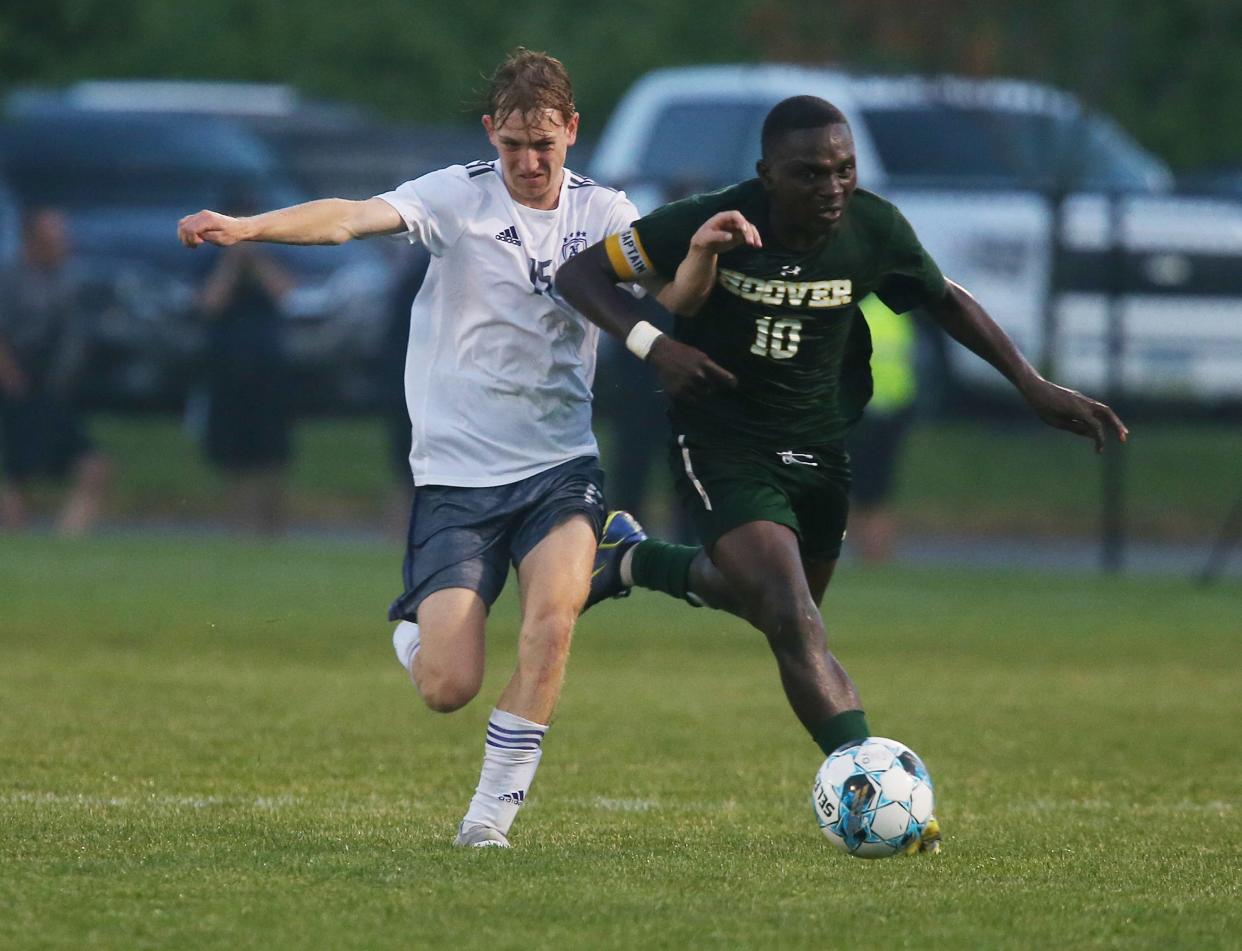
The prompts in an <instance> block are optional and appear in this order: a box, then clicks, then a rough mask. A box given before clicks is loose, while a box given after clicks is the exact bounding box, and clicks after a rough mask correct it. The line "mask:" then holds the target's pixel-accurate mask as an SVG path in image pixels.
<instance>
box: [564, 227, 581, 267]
mask: <svg viewBox="0 0 1242 951" xmlns="http://www.w3.org/2000/svg"><path fill="white" fill-rule="evenodd" d="M586 249H587V233H586V232H585V231H574V232H571V233H570V234H567V235H566V236H565V241H564V242H563V243H562V244H561V260H562V261H568V260H569V259H570V258H572V257H573V256H574V255H575V254H581V253H582V252H583V251H585V250H586Z"/></svg>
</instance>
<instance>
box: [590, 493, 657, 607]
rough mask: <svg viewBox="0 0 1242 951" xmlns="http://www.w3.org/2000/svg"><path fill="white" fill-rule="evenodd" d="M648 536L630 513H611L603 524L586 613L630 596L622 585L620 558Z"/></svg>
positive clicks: (596, 551)
mask: <svg viewBox="0 0 1242 951" xmlns="http://www.w3.org/2000/svg"><path fill="white" fill-rule="evenodd" d="M646 540H647V533H646V532H644V531H643V527H642V526H641V525H639V524H638V519H636V518H635V517H634V516H633V515H631V514H630V513H629V512H609V513H608V520H607V521H606V522H604V533H603V536H602V537H601V538H600V540H599V546H598V547H597V548H596V549H595V568H594V570H593V571H592V572H591V593H590V594H589V595H588V596H587V602H586V606H585V607H583V609H582V610H583V611H585V610H586V609H587V608H589V607H592V606H593V605H596V604H599V602H601V601H603V600H605V599H607V598H624V597H627V596H628V595H629V593H630V589H629V587H628V586H627V585H624V584H622V583H621V559H622V558H624V557H625V553H626V552H627V551H629V550H630V549H631V548H633V547H634V546H635V545H637V544H638V543H639V542H641V541H646Z"/></svg>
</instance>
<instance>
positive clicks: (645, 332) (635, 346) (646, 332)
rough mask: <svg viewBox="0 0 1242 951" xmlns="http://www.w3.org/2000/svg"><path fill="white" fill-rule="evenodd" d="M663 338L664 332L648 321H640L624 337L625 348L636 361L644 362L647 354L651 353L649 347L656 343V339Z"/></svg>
mask: <svg viewBox="0 0 1242 951" xmlns="http://www.w3.org/2000/svg"><path fill="white" fill-rule="evenodd" d="M663 336H664V331H663V330H661V329H660V328H659V327H656V326H655V325H654V324H652V323H651V322H650V321H646V320H640V321H639V322H638V323H636V324H635V325H634V328H633V329H632V330H631V331H630V332H629V334H628V335H627V336H626V338H625V348H626V349H627V350H629V351H630V353H632V354H634V356H636V357H638V359H640V360H646V359H647V354H649V353H650V352H651V345H652V344H654V343H655V342H656V338H657V337H663Z"/></svg>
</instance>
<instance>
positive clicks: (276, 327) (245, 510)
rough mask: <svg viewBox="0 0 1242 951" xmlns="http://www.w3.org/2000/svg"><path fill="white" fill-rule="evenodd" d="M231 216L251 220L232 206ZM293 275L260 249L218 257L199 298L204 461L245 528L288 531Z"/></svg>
mask: <svg viewBox="0 0 1242 951" xmlns="http://www.w3.org/2000/svg"><path fill="white" fill-rule="evenodd" d="M233 208H234V211H233V213H234V214H249V213H251V212H252V209H251V208H250V207H249V205H247V204H246V203H239V202H234V203H233ZM292 285H293V282H292V279H291V278H290V276H289V275H288V273H287V272H286V271H285V270H284V268H282V267H281V266H280V264H279V263H277V261H276V260H275V259H274V258H273V257H272V256H271V254H270V253H269V252H267V251H266V250H264V249H263V248H262V247H261V246H259V245H256V244H250V243H244V244H238V245H235V246H233V247H230V248H226V249H225V250H223V251H221V252H220V254H219V256H218V259H217V260H216V262H215V265H214V267H213V268H212V270H211V272H210V274H209V275H208V277H207V280H206V282H205V283H204V284H203V288H202V290H201V291H200V293H199V308H200V310H201V312H202V314H203V316H204V317H205V318H206V320H207V321H208V332H207V374H206V385H207V420H206V432H205V434H204V440H203V441H204V449H205V451H206V454H207V459H208V460H209V461H210V462H211V463H212V464H213V465H214V466H216V467H217V468H218V469H220V470H222V471H223V472H224V473H225V474H226V475H227V476H228V477H229V479H230V481H231V483H232V485H231V488H232V492H233V496H234V510H235V512H236V514H237V517H238V521H239V524H240V527H241V528H242V529H244V530H246V531H251V532H256V533H259V534H263V535H276V534H279V533H280V532H282V531H283V530H284V527H285V519H286V512H285V496H286V483H287V476H288V466H289V459H290V455H291V445H290V443H291V440H290V430H291V426H292V422H291V414H290V411H289V399H288V381H287V377H288V373H287V366H286V357H285V346H284V321H285V319H286V318H285V316H284V314H283V312H282V310H281V306H280V302H281V299H282V298H283V297H284V296H285V294H286V293H287V292H288V291H289V290H290V289H291V288H292Z"/></svg>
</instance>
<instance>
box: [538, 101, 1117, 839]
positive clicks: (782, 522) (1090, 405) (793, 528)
mask: <svg viewBox="0 0 1242 951" xmlns="http://www.w3.org/2000/svg"><path fill="white" fill-rule="evenodd" d="M762 156H763V157H762V158H761V159H760V161H759V163H758V165H757V171H758V178H755V179H751V180H750V181H746V182H742V183H741V184H738V185H735V186H733V187H731V188H726V189H724V190H722V191H718V192H713V193H711V194H705V195H696V196H693V197H691V198H688V199H685V200H683V201H678V202H674V203H672V204H670V205H666V206H664V207H663V208H660V209H658V210H657V211H655V212H653V213H652V214H650V215H647V216H646V217H644V218H641V219H639V220H638V221H636V222H634V223H633V225H632V226H631V228H630V229H629V230H627V231H624V232H622V233H621V234H619V235H614V236H612V237H611V238H609V239H607V240H606V241H604V242H601V243H599V244H596V245H594V246H592V247H591V248H589V249H587V250H586V251H584V252H583V253H581V254H579V255H578V256H577V257H575V258H574V259H572V260H571V261H568V262H566V263H565V264H564V265H563V266H562V267H561V269H560V271H559V272H558V276H557V282H556V283H557V288H558V290H559V291H560V293H561V294H563V295H564V297H565V299H566V300H567V301H568V302H569V303H570V304H571V305H573V306H574V307H575V308H577V309H578V310H579V311H581V312H582V313H583V314H584V315H585V316H587V317H588V318H589V319H591V320H592V321H594V322H595V323H597V324H599V325H600V327H602V328H603V329H604V330H606V331H608V332H609V333H611V334H612V335H613V336H615V337H617V338H619V339H620V340H623V341H625V342H626V345H627V347H628V348H629V349H630V350H631V351H633V352H634V353H635V354H636V355H637V356H638V357H639V358H640V359H644V360H646V361H647V362H648V363H650V364H651V365H652V366H653V368H654V369H655V371H656V373H657V374H658V376H659V378H660V380H661V382H662V384H663V386H664V389H665V391H666V392H667V394H668V396H669V398H670V399H671V402H672V405H671V411H670V420H671V422H672V427H673V443H672V445H671V446H670V463H671V465H672V467H673V471H674V477H675V479H676V482H677V486H678V492H679V495H680V497H681V500H682V502H683V503H684V504H686V505H688V506H689V508H690V511H691V513H692V516H693V519H694V522H695V527H696V529H697V531H698V534H699V537H700V539H701V540H702V543H703V547H702V548H701V549H696V548H690V547H686V546H674V545H667V544H665V543H663V542H659V541H656V540H654V539H650V540H649V539H646V536H645V535H644V534H643V533H642V531H641V528H639V527H638V525H637V523H635V522H633V520H632V519H630V518H628V517H627V516H624V515H623V514H620V515H617V516H615V517H614V519H613V522H614V523H615V524H614V525H612V526H610V528H611V529H612V531H611V532H607V533H606V534H605V538H604V541H603V542H602V543H601V556H602V557H601V560H600V561H597V565H598V568H599V570H598V571H597V576H596V585H595V590H594V591H593V600H599V599H600V598H602V597H607V596H609V595H616V594H620V593H624V592H625V591H627V590H628V588H629V586H630V585H632V584H637V585H639V586H640V587H647V588H654V589H657V590H662V591H665V592H667V593H669V594H672V595H674V596H678V597H688V598H689V599H691V600H692V601H702V602H705V603H706V604H708V605H710V606H713V607H719V608H723V609H726V610H729V611H732V612H733V613H735V614H737V615H739V616H740V617H742V618H745V619H746V620H748V621H749V622H750V623H752V624H753V625H754V626H755V627H757V628H759V630H761V631H762V632H763V633H764V634H765V635H766V637H767V639H768V643H769V645H770V646H771V649H772V652H773V654H774V655H775V657H776V661H777V666H778V668H779V671H780V677H781V682H782V685H783V686H784V689H785V693H786V696H787V697H788V699H789V702H790V705H791V706H792V708H793V710H794V713H795V714H796V715H797V717H798V719H799V720H800V721H801V722H802V724H803V726H804V727H805V728H806V729H807V730H808V732H809V733H810V734H811V736H812V737H813V738H814V740H815V741H816V743H817V744H818V745H819V746H820V748H821V749H822V750H823V751H824V753H825V754H828V753H831V752H832V751H833V750H834V749H836V748H838V747H840V746H842V745H844V744H846V743H850V742H853V741H856V740H858V739H861V738H863V737H865V736H868V735H869V734H870V729H869V727H868V725H867V721H866V717H865V716H864V713H863V710H862V702H861V700H860V698H859V694H858V691H857V689H856V688H855V686H854V684H853V682H852V681H851V680H850V678H849V676H848V675H847V674H846V672H845V670H844V669H843V668H842V667H841V665H840V664H839V663H838V662H837V661H836V659H835V658H834V657H833V655H832V654H831V653H830V652H829V650H828V646H827V635H826V631H825V627H824V622H823V617H822V615H821V613H820V610H819V605H820V603H821V601H822V599H823V596H824V592H825V591H826V589H827V587H828V582H829V579H830V578H831V577H832V572H833V568H834V567H835V565H836V561H837V557H838V556H839V554H840V550H841V539H842V536H843V535H844V533H845V522H846V515H847V510H848V493H849V485H850V468H849V458H848V456H847V455H846V452H845V448H844V437H845V434H846V430H847V429H848V428H849V426H850V425H851V424H852V423H853V422H854V421H855V420H857V418H858V417H859V416H860V415H861V412H862V408H863V406H864V404H865V403H866V401H867V399H868V398H869V396H870V391H871V377H870V370H869V366H868V358H869V355H870V339H869V335H868V332H867V325H866V321H865V320H864V319H863V318H862V317H861V316H860V314H859V309H858V305H859V302H860V301H862V300H863V298H865V297H866V296H867V295H868V294H872V293H874V294H876V295H877V296H878V297H879V298H880V300H881V301H883V302H884V303H885V304H886V305H887V306H888V307H890V308H891V309H892V310H894V311H896V312H898V313H902V312H905V311H909V310H913V309H915V308H921V309H922V310H923V311H924V312H925V313H927V314H929V315H930V316H931V317H932V319H934V320H935V321H936V322H937V323H939V324H940V326H942V327H943V328H944V329H945V330H946V331H947V332H948V333H949V334H950V335H951V336H952V337H953V338H955V339H956V340H957V341H958V342H959V343H961V344H963V345H965V346H966V347H968V348H970V349H971V350H973V351H974V352H975V353H977V354H978V355H979V356H981V357H983V358H984V359H985V360H987V361H988V362H990V363H991V364H992V365H993V366H994V367H996V369H997V370H999V371H1000V372H1001V373H1002V374H1004V375H1005V376H1006V377H1007V378H1008V379H1009V381H1010V382H1011V383H1013V385H1014V386H1015V387H1016V388H1017V389H1018V391H1019V392H1020V393H1021V394H1022V396H1023V397H1024V398H1025V400H1026V401H1027V403H1028V404H1029V405H1030V407H1031V408H1032V409H1033V410H1034V412H1035V413H1036V414H1037V415H1038V416H1039V417H1040V418H1042V419H1043V420H1044V421H1045V422H1047V423H1049V424H1051V425H1053V426H1057V427H1059V428H1062V429H1067V430H1069V431H1070V432H1073V433H1077V434H1079V435H1082V436H1086V437H1089V438H1091V439H1093V440H1094V442H1095V445H1096V449H1097V451H1099V450H1102V449H1103V446H1104V443H1105V440H1106V438H1107V435H1108V433H1109V432H1110V431H1111V432H1112V433H1114V434H1115V435H1116V436H1117V437H1118V438H1119V439H1120V440H1122V441H1124V440H1125V438H1126V434H1127V430H1126V428H1125V426H1124V425H1123V424H1122V422H1121V421H1120V420H1119V419H1118V418H1117V416H1116V415H1115V414H1114V413H1113V411H1112V410H1111V409H1109V408H1108V407H1107V406H1105V405H1104V404H1102V403H1098V402H1096V401H1094V400H1091V399H1088V398H1087V397H1085V396H1083V395H1082V394H1080V393H1077V392H1075V391H1073V390H1069V389H1065V388H1063V387H1060V386H1057V385H1055V384H1053V383H1050V382H1049V381H1048V380H1045V379H1044V378H1043V377H1041V376H1040V375H1039V374H1038V373H1037V372H1036V371H1035V369H1034V368H1033V367H1032V366H1031V365H1030V364H1029V363H1028V362H1027V361H1026V360H1025V359H1024V358H1023V356H1022V355H1021V354H1020V353H1019V352H1018V350H1017V348H1016V347H1015V346H1014V344H1013V342H1012V341H1011V340H1010V339H1009V337H1008V336H1006V334H1005V333H1004V331H1002V330H1001V329H1000V328H999V327H998V326H997V325H996V323H995V322H994V321H993V320H992V319H991V318H990V317H989V316H988V314H987V313H986V312H985V311H984V309H983V308H982V307H981V306H980V305H979V304H978V303H977V302H976V301H975V300H974V298H972V297H971V296H970V294H968V293H967V292H966V291H965V290H964V289H963V288H961V287H959V286H958V285H956V284H954V283H953V282H952V281H949V280H946V279H945V278H944V277H943V276H942V275H941V273H940V270H939V269H938V268H937V266H936V264H935V262H934V261H933V260H932V259H931V257H930V256H929V255H928V253H927V252H926V251H925V250H924V249H923V247H922V245H921V244H920V243H919V241H918V238H917V237H916V236H915V233H914V230H913V229H912V228H911V227H910V224H909V223H908V222H907V221H906V219H905V218H904V217H903V216H902V215H901V213H900V212H899V211H898V210H897V209H896V208H895V207H894V206H893V205H892V204H890V203H889V202H887V201H885V200H884V199H883V198H880V197H879V196H877V195H874V194H872V193H870V192H868V191H865V190H860V189H858V188H857V184H858V180H857V173H856V170H855V165H854V143H853V138H852V136H851V133H850V128H849V125H848V124H847V122H846V120H845V117H844V115H842V113H841V112H840V111H839V110H837V109H836V107H834V106H833V105H831V104H830V103H828V102H826V101H824V100H822V99H818V98H816V97H813V96H797V97H794V98H792V99H787V100H785V101H783V102H781V103H779V104H778V105H777V106H775V107H774V108H773V109H772V111H771V112H770V113H769V115H768V117H767V119H766V121H765V122H764V126H763V135H762ZM661 280H663V281H666V282H671V281H674V280H675V281H676V283H677V285H679V286H681V287H683V288H685V287H694V288H697V296H694V295H692V299H693V304H691V305H687V306H684V307H682V308H681V311H682V312H681V313H679V314H678V316H677V320H676V323H675V330H674V332H673V334H672V335H671V336H669V335H665V334H662V333H660V331H658V330H657V329H656V328H655V327H654V326H653V325H651V324H650V323H649V322H647V321H645V320H644V319H643V317H644V312H645V306H650V305H644V304H642V303H640V302H638V301H636V300H635V299H634V298H633V297H632V296H631V295H628V294H625V293H623V292H621V291H619V290H618V288H617V284H618V282H627V281H630V282H632V281H641V282H644V283H651V282H652V281H655V282H656V283H658V282H659V281H661ZM694 310H697V312H696V313H691V311H694ZM925 838H934V836H932V837H929V836H927V835H925ZM930 844H934V843H930Z"/></svg>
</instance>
